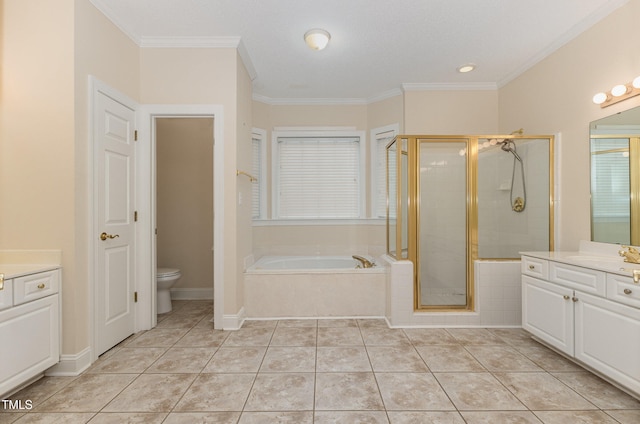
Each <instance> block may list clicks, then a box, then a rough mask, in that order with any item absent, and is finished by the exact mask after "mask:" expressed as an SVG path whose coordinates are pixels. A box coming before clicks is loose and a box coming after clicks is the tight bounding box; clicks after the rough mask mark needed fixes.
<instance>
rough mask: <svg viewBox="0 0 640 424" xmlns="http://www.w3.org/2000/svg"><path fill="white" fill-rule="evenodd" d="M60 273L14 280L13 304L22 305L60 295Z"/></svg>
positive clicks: (43, 273) (33, 275)
mask: <svg viewBox="0 0 640 424" xmlns="http://www.w3.org/2000/svg"><path fill="white" fill-rule="evenodd" d="M59 285H60V273H59V272H58V271H57V270H56V271H47V272H40V273H38V274H32V275H27V276H24V277H18V278H15V279H14V280H13V304H14V305H20V304H22V303H26V302H30V301H32V300H35V299H40V298H42V297H46V296H50V295H52V294H55V293H58V290H59Z"/></svg>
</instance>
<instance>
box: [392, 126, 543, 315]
mask: <svg viewBox="0 0 640 424" xmlns="http://www.w3.org/2000/svg"><path fill="white" fill-rule="evenodd" d="M480 139H511V140H519V139H546V140H549V167H550V170H549V250H550V251H553V249H554V237H553V234H554V219H553V217H554V195H553V186H554V175H553V174H554V172H553V169H554V162H553V157H554V146H553V145H554V137H553V136H549V135H542V136H540V135H532V136H523V135H398V136H396V138H395V139H394V140H393V141H391V142H390V143H389V144H388V145H387V150H388V149H389V148H390V147H391V146H393V145H394V144H395V145H396V148H398V147H400V149H398V152H402V150H403V149H402V146H404V145H406V148H407V151H406V157H407V165H406V167H407V172H408V175H407V178H406V184H407V199H406V203H405V204H403V203H404V202H403V200H404V199H402V190H403V187H402V180H403V178H401V173H402V172H403V171H402V163H401V158H402V154H397V155H396V157H395V160H396V161H397V162H396V167H395V172H396V181H395V184H396V188H395V192H396V198H395V199H390V198H389V197H388V196H389V190H388V187H387V209H388V210H387V254H389V255H390V256H392V257H394V258H395V259H397V260H403V259H405V260H406V259H409V260H410V261H411V262H412V263H413V265H414V266H413V281H414V310H416V311H442V312H447V311H452V312H460V311H468V312H471V311H474V308H475V304H474V303H475V302H474V299H475V297H474V295H475V293H474V268H473V264H474V261H475V260H477V259H482V258H479V257H478V185H477V181H478V140H480ZM429 142H431V143H465V145H466V158H467V160H466V169H465V172H466V175H465V179H466V244H465V250H466V254H465V258H466V261H465V264H464V266H465V270H466V272H465V274H466V305H433V306H431V305H422V304H421V300H420V299H421V293H420V290H421V285H420V267H421V264H420V261H419V258H420V252H419V243H418V235H419V234H420V218H419V217H420V178H419V172H420V163H419V158H420V144H421V143H429ZM387 181H389V164H388V162H387ZM391 202H394V205H393V207H395V209H396V217H395V219H396V221H395V234H393V235H392V234H390V231H389V228H390V226H389V224H390V222H389V206H390V204H391ZM403 208H405V209H406V210H407V213H406V220H407V221H408V222H407V223H404V222H402V215H403V214H402V210H403ZM405 225H406V226H405ZM403 228H406V232H404V231H403V230H402V229H403ZM403 235H404V237H405V238H406V239H405V240H403ZM394 236H395V250H394V251H390V249H389V246H390V237H394ZM403 242H404V244H403ZM403 246H407V248H406V254H405V253H403V249H402V248H403ZM398 252H400V254H398ZM492 259H494V260H495V258H492Z"/></svg>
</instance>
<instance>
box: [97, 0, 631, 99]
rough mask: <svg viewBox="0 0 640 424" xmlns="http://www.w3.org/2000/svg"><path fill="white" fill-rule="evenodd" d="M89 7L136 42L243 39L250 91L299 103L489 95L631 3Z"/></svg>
mask: <svg viewBox="0 0 640 424" xmlns="http://www.w3.org/2000/svg"><path fill="white" fill-rule="evenodd" d="M91 1H92V3H93V4H95V5H96V7H98V9H100V10H101V11H102V12H103V13H104V14H105V15H106V16H107V17H109V18H110V19H111V20H112V21H113V22H114V23H115V24H116V25H117V26H118V27H119V28H120V29H122V30H123V31H124V32H125V33H126V34H127V35H129V37H131V38H132V39H133V40H134V41H135V42H136V43H138V44H139V45H141V46H149V45H155V44H158V43H159V42H160V44H161V42H162V40H165V41H166V40H174V41H175V40H183V44H184V45H189V43H195V42H203V40H209V41H211V42H214V41H216V40H222V41H223V42H224V40H236V43H237V40H241V43H240V50H241V53H242V54H243V59H244V60H245V63H248V64H249V67H250V68H252V69H251V73H252V76H255V78H254V80H253V91H254V95H255V96H257V97H259V98H264V99H266V100H270V101H274V102H278V101H283V102H287V101H288V102H296V101H299V102H303V101H311V100H316V101H332V100H333V101H349V100H351V101H370V100H371V99H375V98H380V97H384V96H386V95H389V94H391V93H394V92H399V90H400V89H401V88H402V87H403V85H404V87H405V88H421V87H425V88H428V87H430V88H434V89H438V88H449V89H455V88H465V87H468V88H487V89H491V88H496V87H499V86H501V85H503V84H505V83H507V82H508V81H510V80H511V79H513V78H515V77H516V76H518V75H519V74H520V73H522V72H523V71H525V70H526V69H528V68H529V67H530V66H532V65H534V64H535V63H537V62H538V61H539V60H541V59H543V58H544V57H545V56H547V55H548V54H550V53H552V52H553V51H555V50H556V49H557V48H559V47H560V46H562V45H563V44H564V43H566V42H567V41H569V40H571V39H572V38H573V37H575V36H577V35H578V34H580V33H581V32H583V31H584V30H586V29H588V28H589V27H591V26H592V25H593V24H595V23H596V22H597V21H599V20H600V19H602V18H604V17H605V16H607V15H608V14H609V13H611V12H612V11H613V10H615V9H616V8H618V7H620V6H621V5H623V4H624V3H626V1H627V0H315V1H310V0H91ZM311 28H323V29H325V30H327V31H329V32H330V33H331V42H330V43H329V46H328V47H327V48H326V49H325V50H322V51H312V50H310V49H309V48H308V47H307V46H306V45H305V43H304V41H303V34H304V33H305V32H306V31H307V30H309V29H311ZM159 40H160V41H159ZM154 43H155V44H154ZM468 62H472V63H475V64H476V65H477V69H476V70H475V71H473V72H471V73H468V74H460V73H458V72H456V68H457V67H458V66H460V65H462V64H465V63H468Z"/></svg>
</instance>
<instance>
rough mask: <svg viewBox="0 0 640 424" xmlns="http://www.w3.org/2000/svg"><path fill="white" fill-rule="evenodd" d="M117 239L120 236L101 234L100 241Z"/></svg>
mask: <svg viewBox="0 0 640 424" xmlns="http://www.w3.org/2000/svg"><path fill="white" fill-rule="evenodd" d="M116 237H120V235H119V234H115V235H111V234H107V233H102V234H100V240H102V241H105V240H106V239H114V238H116Z"/></svg>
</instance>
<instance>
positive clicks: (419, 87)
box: [402, 82, 498, 92]
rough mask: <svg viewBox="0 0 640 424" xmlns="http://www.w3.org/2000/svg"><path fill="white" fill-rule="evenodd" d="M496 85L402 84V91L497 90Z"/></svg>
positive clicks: (483, 83) (476, 83)
mask: <svg viewBox="0 0 640 424" xmlns="http://www.w3.org/2000/svg"><path fill="white" fill-rule="evenodd" d="M497 89H498V85H497V84H496V83H493V82H472V83H463V84H458V83H412V82H410V83H403V84H402V90H403V91H404V92H407V91H465V90H466V91H481V90H488V91H491V90H497Z"/></svg>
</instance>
